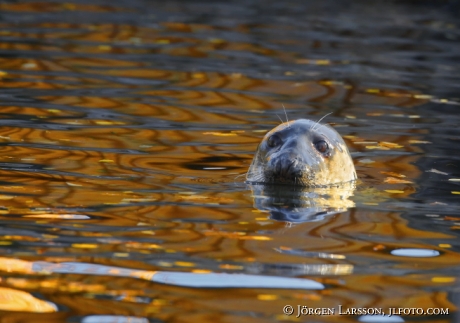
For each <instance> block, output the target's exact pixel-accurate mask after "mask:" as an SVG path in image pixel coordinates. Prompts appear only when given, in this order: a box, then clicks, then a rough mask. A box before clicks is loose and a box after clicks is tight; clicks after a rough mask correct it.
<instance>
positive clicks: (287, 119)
mask: <svg viewBox="0 0 460 323" xmlns="http://www.w3.org/2000/svg"><path fill="white" fill-rule="evenodd" d="M281 105H282V106H283V110H284V115H285V116H286V122H287V124H288V127H289V126H290V125H289V118H288V116H287V112H286V108H285V107H284V104H283V103H281Z"/></svg>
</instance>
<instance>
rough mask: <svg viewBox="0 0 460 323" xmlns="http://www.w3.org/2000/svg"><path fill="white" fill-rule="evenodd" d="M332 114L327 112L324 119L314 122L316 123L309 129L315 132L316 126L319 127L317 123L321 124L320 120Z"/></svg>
mask: <svg viewBox="0 0 460 323" xmlns="http://www.w3.org/2000/svg"><path fill="white" fill-rule="evenodd" d="M330 114H332V112H329V113H328V114H326V115H325V116H324V117H322V118H321V119H319V120H318V121H316V123H315V124H314V125H313V127H312V128H311V130H312V131H313V130H315V127H316V126H317V125H319V123H320V122H321V120H323V119H324V118H326V117H327V116H328V115H330Z"/></svg>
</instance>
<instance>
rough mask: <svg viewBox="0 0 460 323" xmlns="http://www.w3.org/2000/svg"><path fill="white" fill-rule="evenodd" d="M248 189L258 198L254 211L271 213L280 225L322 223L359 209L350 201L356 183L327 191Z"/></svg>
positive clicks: (276, 187)
mask: <svg viewBox="0 0 460 323" xmlns="http://www.w3.org/2000/svg"><path fill="white" fill-rule="evenodd" d="M248 185H249V187H250V189H251V191H252V195H253V198H254V207H255V208H257V209H258V210H260V211H263V212H268V213H269V214H270V218H271V219H273V220H277V221H285V222H293V223H295V222H313V221H321V220H324V219H325V218H326V217H327V216H329V215H332V214H336V213H341V212H345V211H346V210H347V209H348V208H351V207H354V206H355V203H354V202H353V201H352V200H351V199H350V198H351V196H353V192H354V190H355V187H356V183H355V182H354V181H353V182H348V183H343V184H340V185H337V186H334V187H327V188H309V187H300V186H288V185H267V184H248Z"/></svg>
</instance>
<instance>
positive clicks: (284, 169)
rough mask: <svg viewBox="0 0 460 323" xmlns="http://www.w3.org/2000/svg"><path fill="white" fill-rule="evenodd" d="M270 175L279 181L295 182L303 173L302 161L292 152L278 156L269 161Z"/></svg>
mask: <svg viewBox="0 0 460 323" xmlns="http://www.w3.org/2000/svg"><path fill="white" fill-rule="evenodd" d="M270 164H271V165H269V168H270V170H271V176H272V177H273V178H274V179H276V180H277V181H281V182H293V183H294V182H296V179H299V178H301V177H302V175H303V168H304V167H303V166H304V161H303V160H302V158H301V157H300V156H298V155H297V154H294V153H288V154H283V155H280V156H278V157H277V158H274V159H272V160H271V161H270Z"/></svg>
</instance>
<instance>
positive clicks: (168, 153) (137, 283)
mask: <svg viewBox="0 0 460 323" xmlns="http://www.w3.org/2000/svg"><path fill="white" fill-rule="evenodd" d="M0 8H1V9H2V10H3V11H5V12H11V13H16V14H17V13H28V14H39V13H43V12H44V13H54V14H55V13H65V12H80V13H82V12H83V13H84V12H88V13H96V12H97V13H114V12H126V13H129V12H130V10H125V9H122V8H118V7H116V6H115V5H113V6H109V5H104V6H102V5H88V4H85V5H83V4H74V3H46V2H45V3H34V2H30V3H1V4H0ZM0 26H1V27H2V29H3V30H2V31H0V36H1V37H2V38H1V39H0V51H2V52H6V53H13V54H14V55H10V56H2V57H0V88H1V90H2V91H3V92H4V93H6V94H8V95H10V96H11V97H10V98H7V99H5V100H3V99H2V100H3V101H2V102H1V104H2V107H1V110H0V122H1V127H0V202H1V203H0V206H1V207H0V221H2V224H3V228H2V230H1V231H0V254H1V255H2V260H1V262H0V270H1V271H2V272H3V273H4V278H2V280H1V283H2V287H1V288H0V299H3V300H5V301H0V303H2V304H3V305H1V304H0V310H2V311H17V312H18V313H9V314H5V315H6V316H4V317H5V319H8V318H10V319H12V320H13V319H14V320H15V321H19V320H20V319H21V318H22V316H21V315H22V314H21V313H19V312H21V311H31V308H32V304H36V306H37V307H35V308H36V310H33V311H35V312H51V311H52V310H53V311H54V310H55V309H54V308H53V307H52V306H51V305H49V304H48V303H46V302H45V301H42V300H40V299H38V298H35V297H34V296H32V295H31V294H29V293H31V292H39V293H41V295H44V298H46V300H47V301H49V302H51V303H54V304H58V305H59V306H63V307H64V308H65V309H64V310H58V312H59V313H54V314H53V315H57V316H43V317H42V318H40V319H43V321H46V322H51V321H53V322H64V321H65V320H66V319H67V318H68V317H72V316H76V315H79V316H85V315H97V314H101V315H109V314H113V315H120V316H129V317H132V316H133V317H149V318H157V319H160V320H164V321H168V322H183V321H185V320H187V321H193V320H196V321H198V320H199V321H201V322H216V321H220V320H222V321H228V322H230V321H239V322H251V323H252V322H266V321H267V320H271V321H285V320H293V317H286V316H283V315H282V311H281V309H282V308H283V306H284V305H286V304H292V305H294V304H300V305H308V306H310V307H331V308H332V307H337V305H339V304H340V305H343V306H349V307H371V306H372V307H383V308H389V307H395V306H400V305H401V304H404V306H405V307H409V306H415V307H423V308H429V307H443V308H450V309H454V305H453V303H452V302H451V300H450V298H449V297H450V296H449V295H448V292H446V291H445V290H444V289H443V288H445V287H446V286H447V287H451V286H453V285H454V284H455V281H456V278H455V277H452V276H450V275H449V274H448V273H446V274H444V273H441V274H437V273H435V272H434V271H435V270H442V269H446V268H449V267H451V266H456V265H458V264H459V263H460V259H459V257H458V254H457V253H456V252H454V251H449V248H448V247H445V246H446V245H447V244H444V247H442V246H439V245H436V243H431V241H443V242H448V241H449V240H451V239H454V238H455V236H454V235H449V234H446V233H445V232H437V231H436V230H435V229H433V231H430V232H428V231H425V230H421V229H419V228H413V227H411V226H410V225H409V224H408V221H407V220H406V219H405V218H404V217H403V216H402V215H401V212H399V211H398V210H396V211H395V210H386V209H385V208H386V206H385V201H388V200H390V201H391V200H397V199H398V198H406V197H409V196H410V195H411V194H412V193H414V192H416V191H417V186H416V184H414V183H416V181H417V179H418V178H419V177H420V176H421V173H422V172H421V171H420V169H419V168H418V167H417V166H415V162H416V161H417V160H418V159H419V158H420V156H419V155H417V154H418V153H422V152H423V149H422V148H421V146H420V145H424V144H426V145H429V144H430V143H427V142H424V141H423V139H424V135H426V134H427V132H428V131H427V129H426V128H423V127H405V126H407V125H412V124H411V123H410V122H414V123H413V124H414V125H416V124H417V123H416V122H417V120H419V119H420V116H418V115H417V114H416V113H415V112H413V110H412V109H411V108H413V107H416V106H420V105H422V104H424V103H427V102H429V99H430V98H429V97H428V96H426V95H424V94H423V93H420V92H416V91H410V90H403V89H386V88H381V89H380V88H375V87H371V86H362V85H360V84H355V83H354V82H351V81H346V80H340V81H339V80H334V79H330V77H329V78H323V77H317V78H316V79H313V80H312V78H311V77H310V78H305V77H302V74H300V72H299V71H308V69H309V68H311V67H315V68H318V67H323V68H328V67H330V66H341V65H347V64H349V62H346V61H343V60H334V59H314V58H312V59H304V58H299V55H298V53H294V52H292V51H289V50H279V49H275V48H274V46H271V45H273V44H275V43H276V40H273V43H268V44H265V45H261V44H257V43H254V44H253V43H250V42H248V41H243V40H241V41H236V40H229V39H224V37H223V36H222V38H221V37H219V32H224V31H225V32H232V33H237V34H241V35H246V34H249V33H251V32H252V29H251V27H250V26H248V25H240V26H236V27H219V28H218V27H216V26H212V25H207V24H199V23H178V22H161V23H158V24H155V25H152V26H150V27H146V26H141V25H139V26H136V25H132V24H127V23H120V24H117V23H105V22H100V23H86V22H83V23H67V22H63V21H61V22H53V21H49V22H43V21H39V22H37V23H23V24H22V25H21V23H19V24H18V25H13V24H9V23H7V22H2V23H0ZM261 28H262V26H261ZM267 28H268V27H267ZM207 33H211V34H212V35H214V36H212V37H208V34H207ZM203 35H204V36H203ZM269 45H270V46H269ZM17 53H20V54H21V55H16V54H17ZM230 53H245V54H248V55H249V54H251V55H258V56H259V57H261V58H271V59H276V60H278V61H279V62H283V63H289V64H290V65H289V68H287V70H286V72H285V73H284V74H283V77H269V76H268V77H265V76H263V75H257V74H256V73H249V72H248V73H244V69H243V70H241V69H237V68H234V69H233V70H232V69H231V68H229V69H226V68H219V67H213V68H203V69H200V68H199V67H200V66H202V65H204V66H205V65H206V62H207V61H203V60H201V61H200V59H209V60H216V61H218V62H223V64H227V63H228V62H231V59H234V58H233V57H232V56H231V54H230ZM165 57H166V58H165ZM155 59H162V60H166V63H167V64H166V63H165V64H164V66H162V65H161V64H160V63H156V62H155ZM184 60H190V61H193V60H195V61H196V64H195V63H193V64H192V63H189V65H183V62H184ZM299 75H300V76H299ZM290 76H292V78H289V77H290ZM6 94H5V95H6ZM282 103H283V104H284V105H285V107H286V111H287V115H288V116H289V117H299V118H300V117H309V118H312V119H315V120H317V119H319V118H320V117H322V116H323V115H324V114H325V113H327V112H329V111H330V110H331V109H332V110H333V111H334V114H333V116H331V117H329V122H330V123H331V124H332V125H334V126H335V127H336V129H337V130H338V131H339V132H340V133H341V134H343V135H344V137H345V139H346V141H347V143H348V144H349V146H350V148H351V150H352V151H354V152H355V153H357V154H358V157H357V158H356V159H355V161H356V165H357V169H358V174H359V176H360V177H361V178H362V183H361V184H359V185H361V188H359V187H358V192H357V194H356V195H357V196H356V197H355V199H354V201H358V202H359V203H361V204H360V205H364V207H363V206H359V207H357V208H351V209H349V210H348V211H344V212H342V213H340V214H335V215H331V216H329V217H326V218H325V219H323V220H322V221H318V222H306V223H299V224H294V225H289V224H286V223H284V222H280V221H275V220H273V219H272V218H270V215H269V214H268V213H267V212H264V210H258V209H256V208H254V207H253V196H251V193H250V190H249V188H245V187H240V186H238V185H237V184H238V183H241V182H242V181H243V179H242V178H243V177H238V176H239V175H242V174H244V173H245V172H246V170H247V167H248V166H249V163H250V160H251V158H252V154H253V152H254V151H255V149H256V146H257V144H258V143H259V141H260V139H261V137H262V134H263V133H264V131H266V130H268V129H270V128H272V127H273V126H274V125H276V123H277V122H278V121H277V120H278V119H277V118H276V114H278V115H283V112H282V109H281V104H282ZM381 118H394V120H393V119H392V120H393V122H394V123H393V124H392V125H396V126H401V127H399V128H397V130H394V131H385V124H384V125H383V126H381V127H380V128H378V131H375V130H374V129H373V128H371V127H370V126H371V125H373V124H374V123H375V124H379V122H380V120H381ZM385 120H387V119H385ZM414 120H415V121H414ZM382 129H384V130H382ZM235 182H236V184H235ZM344 203H345V202H344ZM345 204H346V203H345ZM353 204H354V202H353V203H352V204H346V205H345V206H346V207H351V206H352V205H353ZM381 205H383V206H382V207H380V206H381ZM403 247H404V248H429V249H435V250H438V251H440V253H441V255H440V256H439V257H437V258H436V259H435V260H433V259H432V258H417V259H415V260H414V259H411V258H404V257H400V258H395V257H394V256H393V255H391V254H390V251H391V250H393V249H397V248H403ZM324 255H328V256H330V257H326V256H324ZM38 261H47V262H52V263H56V266H59V265H58V264H59V263H62V262H81V263H88V264H101V265H109V266H118V267H120V268H132V270H134V271H136V270H137V271H139V272H142V273H153V272H156V271H164V270H171V271H177V272H194V273H198V272H206V273H208V272H230V273H251V274H257V275H263V274H269V275H273V276H276V275H279V276H283V277H284V276H288V277H289V276H294V277H303V278H309V277H310V278H311V277H313V278H314V279H315V280H316V281H318V282H321V283H323V284H325V285H326V286H327V288H326V289H325V290H323V291H299V290H289V289H286V290H272V289H268V290H267V289H262V288H258V289H244V288H240V289H230V290H222V289H211V288H201V289H200V288H198V289H189V288H185V287H179V286H174V285H172V284H168V283H167V282H166V283H163V284H158V283H153V282H152V281H150V280H146V279H145V277H144V276H142V277H141V278H143V279H138V278H139V276H136V275H132V276H126V275H119V276H117V275H115V277H109V275H104V273H101V274H100V275H86V274H85V273H82V272H75V273H72V274H69V273H67V274H57V273H56V272H53V271H50V272H47V273H46V275H43V276H40V275H38V274H43V273H37V272H35V271H34V270H32V269H31V264H32V263H33V262H38ZM13 267H14V268H13ZM53 268H55V267H53ZM360 268H361V269H362V268H365V269H366V270H368V271H366V270H363V271H362V272H361V271H359V270H357V269H360ZM391 270H393V271H394V272H395V273H393V272H392V271H391ZM411 270H413V271H415V273H414V272H412V271H411ZM424 271H426V272H424ZM429 271H431V272H429ZM18 274H21V276H16V275H18ZM19 289H22V290H24V291H19ZM8 297H9V298H10V299H11V303H8V302H6V298H8ZM47 304H48V305H47ZM34 306H35V305H34ZM47 306H48V307H47ZM49 306H51V307H49ZM38 307H40V308H41V309H38ZM241 313H243V314H241ZM244 313H246V314H244ZM247 313H250V314H247ZM254 313H255V315H252V314H254ZM15 314H17V316H15ZM58 314H59V315H60V316H59V315H58ZM50 315H51V314H50ZM337 319H340V320H342V321H344V322H345V321H346V322H348V321H349V319H350V318H347V317H337V316H334V317H322V318H321V320H322V321H324V322H329V321H330V322H333V321H336V320H337ZM12 322H13V321H12ZM437 322H447V319H445V320H444V319H442V318H441V319H438V320H437Z"/></svg>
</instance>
